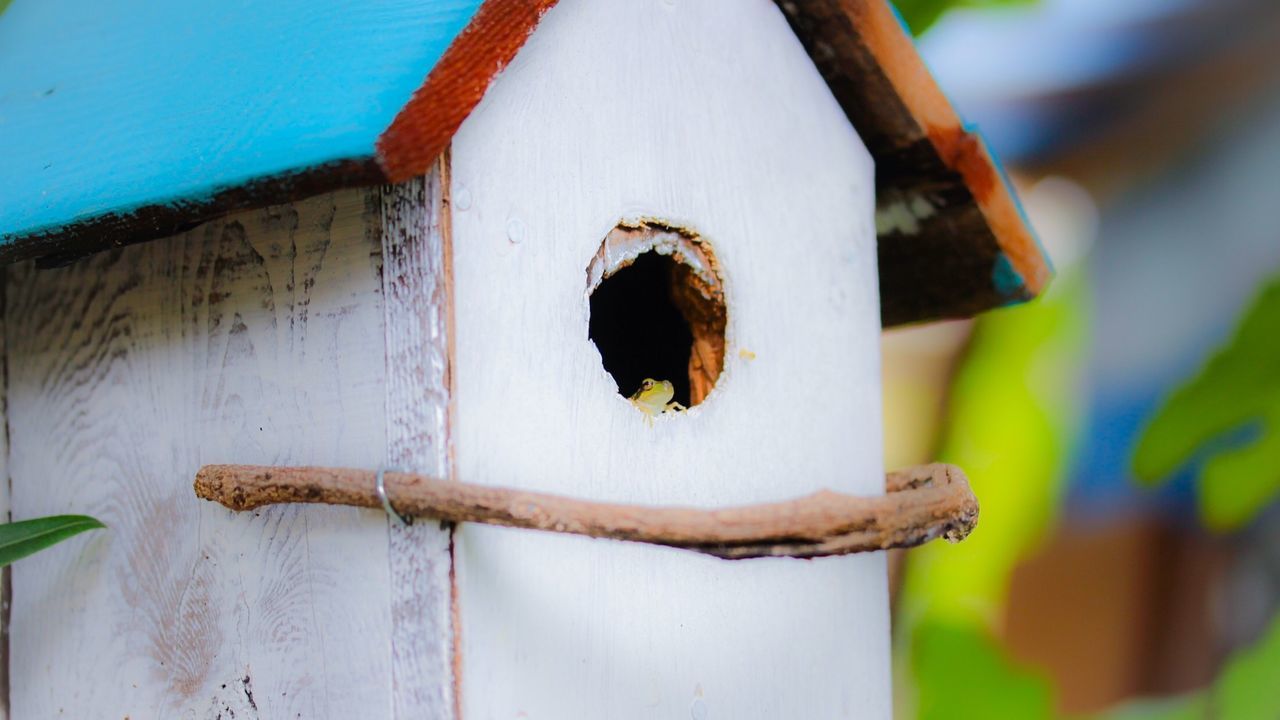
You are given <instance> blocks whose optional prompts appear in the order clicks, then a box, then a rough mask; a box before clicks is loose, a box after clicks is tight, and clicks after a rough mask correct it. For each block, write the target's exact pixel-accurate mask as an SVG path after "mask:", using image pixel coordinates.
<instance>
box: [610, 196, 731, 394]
mask: <svg viewBox="0 0 1280 720" xmlns="http://www.w3.org/2000/svg"><path fill="white" fill-rule="evenodd" d="M587 292H588V294H589V296H590V304H591V308H590V309H591V319H590V324H589V328H588V334H589V336H590V338H591V341H592V342H594V343H595V345H596V349H598V350H599V351H600V359H601V361H602V362H603V363H604V369H605V370H607V371H608V372H609V374H610V375H612V376H613V379H614V381H615V382H616V383H617V384H618V392H619V393H621V394H622V396H623V397H630V396H631V394H632V393H634V392H635V391H636V390H637V389H639V388H640V386H641V383H642V382H643V381H644V379H645V378H654V379H656V380H669V381H671V384H672V385H673V386H674V389H675V397H674V400H675V402H677V403H680V404H681V405H684V406H687V407H692V406H694V405H697V404H698V403H700V402H702V401H703V400H704V399H705V398H706V397H707V395H708V394H709V393H710V392H711V389H712V388H713V387H715V384H716V381H717V380H718V379H719V378H720V371H721V370H722V369H723V368H724V348H725V324H726V320H727V315H728V313H727V310H726V309H725V302H724V284H723V282H722V281H721V278H720V271H719V266H718V264H717V262H716V258H715V255H714V254H713V253H712V251H711V246H710V245H709V244H708V243H707V242H706V241H705V240H703V239H702V238H701V237H699V236H698V235H697V234H696V233H694V232H692V231H690V230H688V229H685V228H681V227H676V226H673V225H668V224H665V223H660V222H656V221H644V222H636V223H622V224H619V225H618V227H616V228H614V229H613V231H611V232H610V233H609V235H608V236H607V237H605V239H604V242H603V243H602V244H601V246H600V250H599V251H598V252H597V253H596V256H595V257H594V258H592V260H591V262H590V263H589V264H588V266H587Z"/></svg>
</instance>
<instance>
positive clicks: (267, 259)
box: [5, 191, 391, 718]
mask: <svg viewBox="0 0 1280 720" xmlns="http://www.w3.org/2000/svg"><path fill="white" fill-rule="evenodd" d="M366 199H367V198H366V194H365V193H364V192H362V191H344V192H341V193H338V194H334V195H326V196H321V197H318V198H315V199H313V200H310V201H307V202H304V203H300V204H298V205H296V206H286V207H276V208H268V209H266V210H262V211H257V212H251V213H244V214H240V215H235V216H232V217H229V218H227V219H225V220H222V221H218V222H213V223H209V224H207V225H204V226H202V227H199V228H196V229H194V230H192V231H190V232H187V233H185V234H182V235H179V236H175V237H172V238H169V239H166V240H163V241H160V242H156V243H152V244H148V245H137V246H132V247H129V248H125V249H119V250H115V251H111V252H107V253H103V254H99V255H95V256H93V257H90V258H87V259H84V260H82V261H80V262H77V263H76V264H74V265H72V266H69V267H66V268H61V269H57V270H47V271H37V270H35V269H33V267H32V266H31V265H29V264H26V265H19V266H13V267H11V268H10V269H9V277H8V287H7V307H6V313H5V331H6V341H7V343H8V349H9V356H8V366H9V392H10V397H9V427H10V442H11V447H10V457H9V460H10V466H9V469H10V473H11V477H12V481H13V508H14V515H15V517H17V518H27V517H33V516H37V515H46V514H53V513H63V512H87V513H90V514H92V515H95V516H97V517H99V518H102V519H103V520H104V521H105V522H106V523H107V524H108V525H109V526H110V529H109V530H108V531H105V532H97V533H93V534H92V535H88V536H85V537H82V538H76V539H74V540H72V541H70V542H68V543H64V544H62V545H59V546H57V547H55V548H53V549H51V550H48V551H46V552H43V553H40V554H39V555H36V556H33V557H32V558H28V559H26V560H23V561H21V562H19V563H18V564H17V565H15V567H14V597H13V621H12V624H11V630H12V636H11V649H12V659H13V663H12V665H11V673H12V682H13V684H12V688H13V693H12V697H11V702H12V709H13V713H14V715H15V716H16V717H133V718H145V717H156V718H161V717H164V718H170V717H172V718H180V717H217V716H219V715H221V716H222V717H232V716H233V713H234V717H237V718H254V717H264V718H266V717H271V718H277V717H307V718H352V717H360V718H378V717H386V716H387V715H388V714H389V712H390V702H389V699H390V697H391V687H390V677H391V663H390V653H389V652H388V649H389V648H390V646H391V617H390V611H389V602H388V598H389V597H390V582H389V571H388V562H389V561H388V557H387V534H386V524H385V520H384V518H383V516H382V515H381V514H379V513H377V512H374V511H366V510H354V509H350V508H324V507H306V508H298V507H281V508H274V509H270V510H265V511H263V512H259V513H253V514H246V515H238V514H233V513H230V512H228V511H226V510H225V509H223V508H221V507H218V506H215V505H212V504H209V503H205V502H202V501H199V500H197V499H196V498H195V497H194V495H193V493H192V490H191V479H192V477H193V475H194V473H195V470H196V469H197V468H198V467H200V466H201V465H202V464H205V463H210V462H225V461H228V460H239V461H245V462H261V463H268V464H280V463H295V462H331V463H336V464H340V465H354V466H364V467H376V466H377V465H378V463H380V462H381V461H382V460H383V446H384V442H385V433H384V429H385V416H386V415H385V408H384V402H385V400H384V398H385V383H384V372H385V371H384V360H383V342H384V340H383V338H384V332H383V314H382V308H381V303H380V292H379V290H380V286H379V277H378V264H379V262H380V260H379V254H380V248H379V246H378V245H377V244H376V243H374V242H371V239H370V237H369V235H368V233H367V225H368V224H369V223H371V222H372V223H378V222H380V217H379V216H378V214H377V213H376V211H375V212H374V213H372V214H371V213H370V212H369V210H368V208H367V206H366ZM374 207H375V208H376V205H374Z"/></svg>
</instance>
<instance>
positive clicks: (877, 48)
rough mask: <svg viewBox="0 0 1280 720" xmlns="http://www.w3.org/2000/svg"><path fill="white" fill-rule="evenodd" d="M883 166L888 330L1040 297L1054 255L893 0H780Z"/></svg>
mask: <svg viewBox="0 0 1280 720" xmlns="http://www.w3.org/2000/svg"><path fill="white" fill-rule="evenodd" d="M777 2H778V5H779V7H780V8H782V11H783V14H784V15H786V17H787V20H788V22H790V23H791V27H792V29H793V30H794V31H795V33H796V35H797V36H798V37H799V38H800V41H801V43H802V44H803V45H804V47H805V49H806V50H807V51H808V52H809V56H810V57H811V58H812V59H813V62H814V64H815V65H816V66H817V68H818V70H819V72H821V73H822V76H823V78H825V79H826V81H827V84H828V86H830V88H831V92H832V94H833V95H834V96H835V98H836V100H837V101H838V102H839V103H840V106H841V107H842V108H844V111H845V114H846V115H848V117H849V120H850V122H851V123H852V124H853V126H854V128H855V129H857V131H858V135H859V136H860V137H861V138H862V141H863V142H864V143H866V145H867V149H868V150H869V151H870V152H871V155H872V156H873V157H874V158H875V162H876V197H877V204H878V206H879V208H878V211H877V231H878V234H879V262H880V298H881V320H882V323H883V324H884V326H886V327H888V326H892V325H900V324H903V323H909V322H918V321H923V320H933V319H939V318H947V317H966V316H969V315H973V314H975V313H979V312H982V311H983V310H988V309H991V308H994V307H999V306H1002V305H1008V304H1010V303H1015V302H1019V301H1022V300H1027V299H1029V298H1032V297H1035V296H1036V295H1037V294H1038V293H1039V292H1040V291H1041V290H1042V289H1043V288H1044V286H1045V284H1046V283H1047V282H1048V279H1049V275H1050V270H1049V267H1048V263H1047V261H1046V259H1045V257H1044V253H1043V251H1042V250H1041V249H1040V247H1039V244H1038V243H1037V242H1036V240H1035V237H1034V236H1033V234H1032V232H1031V229H1030V227H1029V225H1028V223H1027V222H1026V219H1025V217H1024V216H1023V215H1022V212H1021V210H1020V209H1019V207H1018V204H1017V201H1016V200H1015V197H1014V194H1013V191H1012V190H1011V189H1010V187H1009V184H1008V182H1007V181H1006V179H1005V178H1004V177H1003V176H1002V175H1001V173H1000V170H999V166H998V164H997V163H996V162H995V160H994V159H993V158H992V156H991V154H990V152H989V151H988V149H987V148H986V145H985V144H984V143H983V142H982V140H981V138H979V137H978V136H977V135H976V134H974V133H972V132H970V131H969V130H968V129H966V128H965V126H964V124H963V122H962V121H961V120H960V117H959V116H958V115H957V114H956V112H955V110H954V109H953V108H952V107H951V104H950V102H948V100H947V98H946V96H945V95H943V93H942V90H941V89H940V88H939V87H938V85H937V83H936V82H934V80H933V77H932V75H930V73H929V70H928V68H926V67H925V64H924V61H923V60H922V59H921V58H920V55H919V53H918V52H917V51H916V48H915V44H914V43H913V42H912V40H911V38H910V37H909V36H908V35H907V33H906V31H905V30H904V28H903V26H902V23H901V21H900V20H899V19H898V17H897V16H896V15H895V14H894V12H893V9H892V8H891V7H890V6H889V5H888V3H887V2H885V0H777Z"/></svg>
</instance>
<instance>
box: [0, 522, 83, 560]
mask: <svg viewBox="0 0 1280 720" xmlns="http://www.w3.org/2000/svg"><path fill="white" fill-rule="evenodd" d="M105 527H106V525H103V524H102V523H101V522H99V521H98V520H95V519H94V518H91V517H89V516H87V515H55V516H52V517H42V518H34V519H31V520H22V521H20V522H11V523H5V524H3V525H0V567H3V566H5V565H8V564H9V563H11V562H13V561H15V560H20V559H22V558H24V557H26V556H28V555H30V554H32V553H35V552H39V551H41V550H43V549H45V548H47V547H49V546H50V545H56V544H57V543H60V542H62V541H63V540H66V539H67V538H69V537H72V536H74V535H79V534H80V533H82V532H84V531H86V530H96V529H98V528H105Z"/></svg>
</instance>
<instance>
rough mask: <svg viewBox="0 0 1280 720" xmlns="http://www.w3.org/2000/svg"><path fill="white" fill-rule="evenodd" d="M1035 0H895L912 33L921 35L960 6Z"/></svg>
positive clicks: (1020, 3)
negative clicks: (948, 12)
mask: <svg viewBox="0 0 1280 720" xmlns="http://www.w3.org/2000/svg"><path fill="white" fill-rule="evenodd" d="M1033 2H1035V0H894V3H893V4H894V5H895V6H896V7H897V9H898V15H899V16H901V17H902V22H903V23H905V24H906V26H907V28H908V29H910V30H911V34H912V35H916V36H919V35H920V34H921V33H923V32H924V31H925V30H928V29H929V28H930V27H932V26H933V24H934V23H935V22H937V21H938V19H939V18H941V17H942V16H943V15H944V14H946V13H947V11H949V10H953V9H955V8H960V7H971V8H989V7H1000V6H1003V5H1029V4H1031V3H1033Z"/></svg>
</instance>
